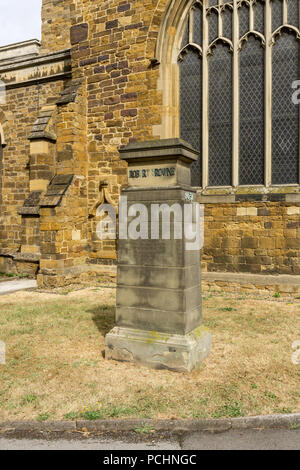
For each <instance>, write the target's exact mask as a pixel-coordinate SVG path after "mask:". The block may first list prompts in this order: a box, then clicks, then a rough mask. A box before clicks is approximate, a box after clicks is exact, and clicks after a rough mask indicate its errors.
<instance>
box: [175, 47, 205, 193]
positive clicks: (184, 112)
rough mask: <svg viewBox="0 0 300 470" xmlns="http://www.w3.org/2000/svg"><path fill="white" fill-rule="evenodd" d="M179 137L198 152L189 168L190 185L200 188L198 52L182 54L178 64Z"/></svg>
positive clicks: (200, 102) (200, 134) (199, 84)
mask: <svg viewBox="0 0 300 470" xmlns="http://www.w3.org/2000/svg"><path fill="white" fill-rule="evenodd" d="M180 135H181V138H182V139H184V140H186V141H187V142H188V143H190V144H191V145H192V146H193V147H194V148H195V149H196V150H199V153H200V157H199V160H198V162H196V163H193V164H192V166H191V174H192V185H193V186H201V174H202V159H201V153H202V148H201V147H202V61H201V57H199V54H198V52H196V51H195V52H194V51H192V50H190V51H188V53H187V54H184V56H183V60H182V62H180Z"/></svg>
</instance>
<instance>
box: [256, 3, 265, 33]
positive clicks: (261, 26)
mask: <svg viewBox="0 0 300 470" xmlns="http://www.w3.org/2000/svg"><path fill="white" fill-rule="evenodd" d="M264 12H265V7H264V4H263V3H261V2H257V3H256V4H255V6H254V29H255V31H258V32H259V33H261V34H264V32H265V14H264Z"/></svg>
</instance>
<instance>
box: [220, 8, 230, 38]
mask: <svg viewBox="0 0 300 470" xmlns="http://www.w3.org/2000/svg"><path fill="white" fill-rule="evenodd" d="M222 18H223V36H224V37H225V38H228V39H231V38H232V10H231V8H230V7H229V8H228V7H227V8H225V9H224V10H223V12H222Z"/></svg>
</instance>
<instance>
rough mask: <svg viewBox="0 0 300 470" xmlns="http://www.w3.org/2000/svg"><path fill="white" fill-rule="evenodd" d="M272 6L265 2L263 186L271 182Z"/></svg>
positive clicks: (269, 1)
mask: <svg viewBox="0 0 300 470" xmlns="http://www.w3.org/2000/svg"><path fill="white" fill-rule="evenodd" d="M271 15H272V8H271V0H266V3H265V36H266V51H265V186H266V187H269V186H270V185H271V183H272V16H271Z"/></svg>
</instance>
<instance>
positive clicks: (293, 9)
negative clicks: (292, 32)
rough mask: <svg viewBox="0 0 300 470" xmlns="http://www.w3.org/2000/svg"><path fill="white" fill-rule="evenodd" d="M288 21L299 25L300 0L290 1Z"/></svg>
mask: <svg viewBox="0 0 300 470" xmlns="http://www.w3.org/2000/svg"><path fill="white" fill-rule="evenodd" d="M288 23H289V24H292V25H293V26H296V27H298V26H299V0H289V1H288Z"/></svg>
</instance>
